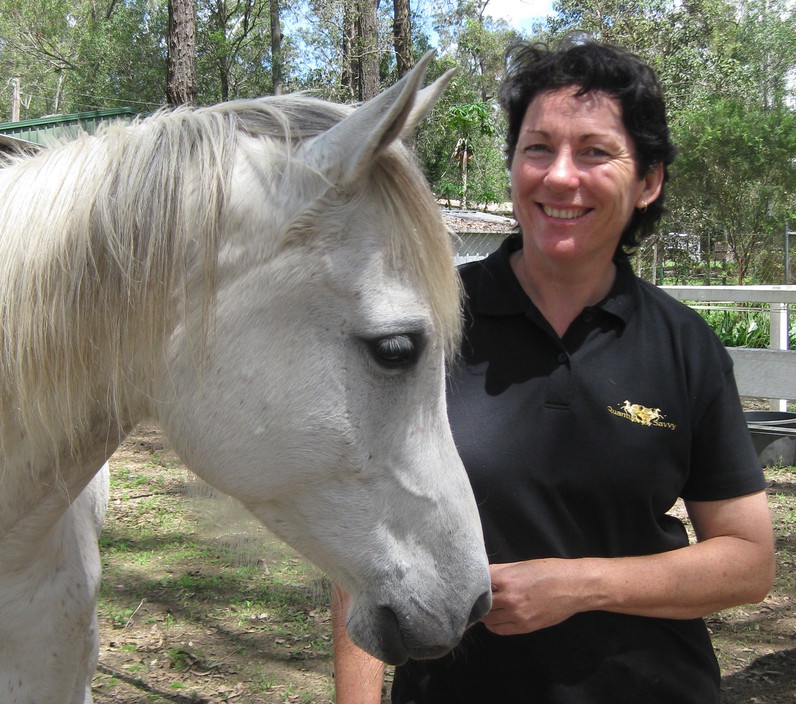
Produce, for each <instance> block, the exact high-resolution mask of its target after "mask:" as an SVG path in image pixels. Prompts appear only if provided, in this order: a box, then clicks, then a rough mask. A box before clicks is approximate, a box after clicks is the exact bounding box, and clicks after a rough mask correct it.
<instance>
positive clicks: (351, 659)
mask: <svg viewBox="0 0 796 704" xmlns="http://www.w3.org/2000/svg"><path fill="white" fill-rule="evenodd" d="M348 604H349V597H348V594H347V593H346V592H344V591H343V590H342V589H340V588H339V587H338V586H336V585H335V586H334V587H333V590H332V650H333V655H334V688H335V693H336V699H335V701H336V702H337V704H380V702H381V692H382V686H383V682H384V663H383V662H381V660H377V659H376V658H374V657H373V656H372V655H369V654H368V653H366V652H365V651H364V650H362V649H361V648H358V647H357V646H356V645H354V643H353V642H352V641H351V639H350V638H349V637H348V633H347V632H346V620H347V618H348Z"/></svg>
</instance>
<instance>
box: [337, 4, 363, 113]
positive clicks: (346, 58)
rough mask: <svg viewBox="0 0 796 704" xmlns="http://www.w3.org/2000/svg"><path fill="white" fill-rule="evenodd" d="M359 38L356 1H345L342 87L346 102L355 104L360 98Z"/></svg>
mask: <svg viewBox="0 0 796 704" xmlns="http://www.w3.org/2000/svg"><path fill="white" fill-rule="evenodd" d="M356 37H357V21H356V1H355V0H344V1H343V46H342V47H341V49H342V55H343V66H342V71H341V74H340V85H341V87H342V89H343V93H344V98H343V100H344V101H345V102H353V101H354V100H357V98H358V97H359V82H358V74H359V72H358V69H357V62H356V58H355V53H356V52H355V47H356Z"/></svg>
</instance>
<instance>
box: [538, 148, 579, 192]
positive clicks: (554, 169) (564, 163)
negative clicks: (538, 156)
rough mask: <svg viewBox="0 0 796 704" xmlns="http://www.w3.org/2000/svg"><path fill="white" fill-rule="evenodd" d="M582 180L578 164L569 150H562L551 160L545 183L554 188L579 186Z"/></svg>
mask: <svg viewBox="0 0 796 704" xmlns="http://www.w3.org/2000/svg"><path fill="white" fill-rule="evenodd" d="M579 180H580V177H579V174H578V168H577V164H575V161H574V160H573V158H572V154H571V153H570V152H569V151H566V150H561V151H559V152H558V153H557V154H556V155H555V158H554V159H553V160H552V161H551V162H550V165H549V167H548V169H547V174H546V175H545V183H546V184H547V186H548V187H549V188H551V189H554V190H568V189H573V188H577V186H578V182H579Z"/></svg>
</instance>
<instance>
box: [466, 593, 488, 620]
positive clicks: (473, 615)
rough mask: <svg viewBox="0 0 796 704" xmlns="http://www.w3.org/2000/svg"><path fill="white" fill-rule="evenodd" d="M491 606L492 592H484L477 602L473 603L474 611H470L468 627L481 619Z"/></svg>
mask: <svg viewBox="0 0 796 704" xmlns="http://www.w3.org/2000/svg"><path fill="white" fill-rule="evenodd" d="M491 607H492V594H491V593H490V592H484V593H483V594H481V596H479V597H478V598H477V599H476V600H475V604H473V608H472V611H470V618H469V619H468V621H467V627H468V628H469V627H470V626H472V625H473V624H474V623H477V622H478V621H480V620H481V619H482V618H483V617H484V616H486V615H487V614H488V613H489V609H490V608H491Z"/></svg>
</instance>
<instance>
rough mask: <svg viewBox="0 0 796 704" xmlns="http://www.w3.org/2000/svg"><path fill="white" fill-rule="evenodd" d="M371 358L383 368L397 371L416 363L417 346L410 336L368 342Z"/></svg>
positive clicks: (390, 337) (383, 338) (396, 336)
mask: <svg viewBox="0 0 796 704" xmlns="http://www.w3.org/2000/svg"><path fill="white" fill-rule="evenodd" d="M370 350H371V354H373V358H374V359H375V360H376V361H377V362H378V363H379V364H380V365H381V366H383V367H388V368H390V369H399V368H402V367H409V366H412V365H413V364H415V362H417V358H418V352H419V351H418V346H417V343H416V342H415V339H414V338H413V337H412V336H411V335H390V336H389V337H380V338H379V339H378V340H372V341H371V342H370Z"/></svg>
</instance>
